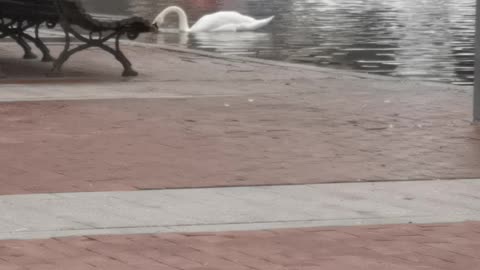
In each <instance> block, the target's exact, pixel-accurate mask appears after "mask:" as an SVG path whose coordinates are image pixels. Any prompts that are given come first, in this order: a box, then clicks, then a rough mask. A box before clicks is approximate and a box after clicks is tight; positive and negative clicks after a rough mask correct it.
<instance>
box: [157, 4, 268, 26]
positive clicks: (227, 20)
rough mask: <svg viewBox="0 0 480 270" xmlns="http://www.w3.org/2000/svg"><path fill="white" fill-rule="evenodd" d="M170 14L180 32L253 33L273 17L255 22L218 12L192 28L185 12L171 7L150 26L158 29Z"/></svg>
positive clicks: (236, 15)
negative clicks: (176, 17)
mask: <svg viewBox="0 0 480 270" xmlns="http://www.w3.org/2000/svg"><path fill="white" fill-rule="evenodd" d="M170 13H176V14H177V15H178V18H179V24H178V28H179V30H180V31H182V32H216V31H228V32H236V31H253V30H256V29H258V28H260V27H263V26H265V25H267V24H268V23H270V21H271V20H272V19H273V16H271V17H268V18H266V19H261V20H255V19H254V18H251V17H248V16H245V15H242V14H240V13H238V12H235V11H219V12H216V13H213V14H209V15H205V16H203V17H202V18H200V19H199V20H198V21H197V22H196V23H195V24H194V25H193V26H192V27H189V26H188V18H187V14H186V13H185V11H183V9H181V8H180V7H177V6H171V7H167V8H166V9H164V10H163V11H162V12H160V14H158V16H157V17H156V18H155V20H153V22H152V24H153V25H154V26H156V27H159V26H160V25H162V23H163V21H164V19H165V16H167V15H168V14H170Z"/></svg>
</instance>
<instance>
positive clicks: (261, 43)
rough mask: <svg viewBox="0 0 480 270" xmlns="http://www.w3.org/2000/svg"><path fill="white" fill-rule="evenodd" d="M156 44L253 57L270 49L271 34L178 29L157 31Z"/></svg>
mask: <svg viewBox="0 0 480 270" xmlns="http://www.w3.org/2000/svg"><path fill="white" fill-rule="evenodd" d="M155 39H156V43H159V44H165V45H169V44H172V45H178V44H180V45H181V46H182V47H188V48H191V47H193V48H199V49H203V50H207V51H215V52H219V53H223V54H235V55H240V54H241V55H255V54H257V53H258V52H259V51H260V50H262V48H270V47H272V34H271V33H264V32H213V33H211V32H199V33H186V32H179V31H178V29H159V33H158V34H156V35H155Z"/></svg>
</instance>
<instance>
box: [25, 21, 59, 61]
mask: <svg viewBox="0 0 480 270" xmlns="http://www.w3.org/2000/svg"><path fill="white" fill-rule="evenodd" d="M39 28H40V24H37V25H35V37H32V36H30V35H29V34H26V33H24V32H22V34H21V36H22V37H23V38H25V39H28V40H29V41H31V42H33V44H35V46H37V48H38V49H39V50H40V51H41V52H42V55H43V57H42V62H52V61H53V60H55V59H54V58H53V57H52V55H51V54H50V50H49V49H48V47H47V46H46V45H45V43H43V41H42V40H41V39H40V36H39V34H38V29H39Z"/></svg>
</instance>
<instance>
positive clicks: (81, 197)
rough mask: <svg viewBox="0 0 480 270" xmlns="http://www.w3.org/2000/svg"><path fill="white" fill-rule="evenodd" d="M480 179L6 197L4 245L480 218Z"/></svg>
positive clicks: (0, 202)
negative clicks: (112, 236) (13, 241)
mask: <svg viewBox="0 0 480 270" xmlns="http://www.w3.org/2000/svg"><path fill="white" fill-rule="evenodd" d="M479 193H480V180H457V181H416V182H382V183H343V184H320V185H293V186H263V187H235V188H203V189H174V190H150V191H129V192H91V193H55V194H35V195H7V196H0V216H1V217H2V219H3V220H2V222H3V223H5V225H6V226H1V228H0V239H17V238H18V239H22V238H27V239H29V238H48V237H54V236H70V235H92V234H136V233H156V232H172V231H173V232H182V231H223V230H258V229H269V228H289V227H314V226H333V225H335V226H338V225H341V226H346V225H359V224H395V223H439V222H461V221H467V220H477V221H478V220H480V197H479V196H478V194H479Z"/></svg>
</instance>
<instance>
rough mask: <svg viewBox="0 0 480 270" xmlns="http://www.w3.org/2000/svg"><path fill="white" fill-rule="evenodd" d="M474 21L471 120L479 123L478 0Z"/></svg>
mask: <svg viewBox="0 0 480 270" xmlns="http://www.w3.org/2000/svg"><path fill="white" fill-rule="evenodd" d="M475 17H476V22H475V75H474V77H475V78H474V87H473V88H474V89H473V121H474V122H475V123H480V0H477V7H476V15H475Z"/></svg>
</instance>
